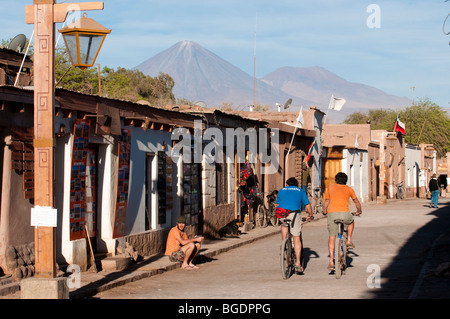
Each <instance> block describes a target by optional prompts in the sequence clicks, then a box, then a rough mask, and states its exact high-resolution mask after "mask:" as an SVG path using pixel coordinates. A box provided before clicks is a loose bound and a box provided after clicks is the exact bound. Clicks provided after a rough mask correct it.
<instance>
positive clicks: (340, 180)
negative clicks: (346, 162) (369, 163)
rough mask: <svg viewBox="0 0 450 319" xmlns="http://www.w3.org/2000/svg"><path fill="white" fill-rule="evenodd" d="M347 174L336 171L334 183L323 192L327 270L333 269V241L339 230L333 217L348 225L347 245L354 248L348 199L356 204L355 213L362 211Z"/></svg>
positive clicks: (353, 223) (358, 213)
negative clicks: (326, 232)
mask: <svg viewBox="0 0 450 319" xmlns="http://www.w3.org/2000/svg"><path fill="white" fill-rule="evenodd" d="M347 179H348V177H347V174H345V173H342V172H340V173H337V174H336V176H335V178H334V180H335V182H336V184H334V185H332V186H330V187H329V188H328V189H327V191H326V192H325V202H324V214H325V215H327V227H328V236H329V237H328V252H329V254H330V262H329V264H328V269H329V270H334V260H333V256H334V242H335V239H336V236H337V234H338V232H339V229H338V225H337V224H336V223H335V222H334V220H335V219H342V220H344V223H346V224H347V225H348V228H347V247H348V248H355V245H354V244H353V242H352V234H353V230H354V227H355V222H354V220H353V215H352V213H351V212H350V210H349V206H348V203H349V200H350V198H351V199H352V200H353V202H354V203H355V206H356V209H357V211H356V215H357V216H359V215H361V213H362V209H361V203H360V202H359V200H358V198H357V197H356V194H355V191H354V190H353V188H351V187H350V186H347V185H346V184H347Z"/></svg>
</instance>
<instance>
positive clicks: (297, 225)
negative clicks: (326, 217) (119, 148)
mask: <svg viewBox="0 0 450 319" xmlns="http://www.w3.org/2000/svg"><path fill="white" fill-rule="evenodd" d="M295 215H297V217H295V222H294V227H292V220H293V219H294V216H295ZM286 220H290V221H291V223H290V224H291V228H290V230H291V231H290V233H291V235H292V236H296V237H298V236H300V233H301V232H302V216H301V215H300V214H299V213H290V214H289V215H288V217H286V218H281V219H280V221H281V226H285V227H287V226H288V223H287V222H286Z"/></svg>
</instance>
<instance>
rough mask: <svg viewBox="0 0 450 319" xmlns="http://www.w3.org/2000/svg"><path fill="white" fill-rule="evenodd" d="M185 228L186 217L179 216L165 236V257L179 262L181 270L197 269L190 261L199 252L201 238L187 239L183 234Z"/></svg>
mask: <svg viewBox="0 0 450 319" xmlns="http://www.w3.org/2000/svg"><path fill="white" fill-rule="evenodd" d="M185 227H186V217H184V216H179V217H178V218H177V225H176V226H174V227H173V228H172V229H171V230H170V231H169V235H168V236H167V243H166V252H165V255H166V256H169V260H170V261H173V262H176V261H181V262H182V264H181V268H182V269H186V270H192V269H198V267H197V266H196V265H194V264H193V263H192V260H193V259H194V257H195V256H196V255H197V253H198V252H199V251H200V243H201V242H202V240H203V237H202V236H196V237H195V238H193V239H188V237H187V235H186V233H185V232H184V228H185Z"/></svg>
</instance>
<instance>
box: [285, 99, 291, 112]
mask: <svg viewBox="0 0 450 319" xmlns="http://www.w3.org/2000/svg"><path fill="white" fill-rule="evenodd" d="M291 104H292V99H289V100H287V101H286V103H284V109H285V110H287V109H288V108H289V107H290V106H291Z"/></svg>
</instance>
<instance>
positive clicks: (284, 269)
mask: <svg viewBox="0 0 450 319" xmlns="http://www.w3.org/2000/svg"><path fill="white" fill-rule="evenodd" d="M292 252H293V249H292V244H291V238H290V236H287V237H286V238H285V239H284V240H283V242H282V244H281V254H280V264H281V276H282V277H283V279H288V278H289V276H290V274H291V268H292V267H291V265H292V264H293V260H292Z"/></svg>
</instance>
